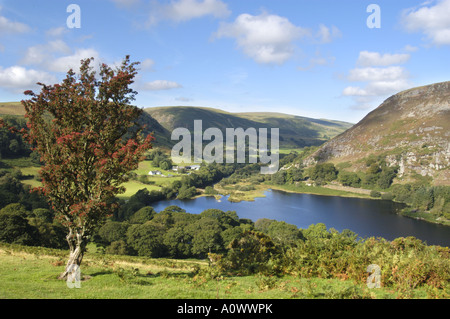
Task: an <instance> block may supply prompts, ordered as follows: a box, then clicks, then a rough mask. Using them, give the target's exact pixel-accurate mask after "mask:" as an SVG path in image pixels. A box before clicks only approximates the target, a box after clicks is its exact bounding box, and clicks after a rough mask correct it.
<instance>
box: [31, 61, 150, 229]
mask: <svg viewBox="0 0 450 319" xmlns="http://www.w3.org/2000/svg"><path fill="white" fill-rule="evenodd" d="M91 61H92V59H86V60H83V61H82V63H81V67H80V73H79V74H78V75H76V74H75V73H74V72H73V71H72V70H70V71H69V72H68V73H67V76H66V78H65V79H64V80H63V81H62V83H60V84H55V85H43V84H41V86H42V88H41V92H40V93H39V94H38V95H36V94H34V93H33V92H32V91H26V92H25V94H26V95H28V96H30V97H31V98H30V99H29V100H25V101H22V104H23V105H24V107H25V110H26V118H27V119H28V123H27V127H28V130H25V131H22V134H23V136H24V138H25V139H26V140H27V141H28V142H29V143H30V144H31V145H32V148H33V149H34V150H36V151H38V152H39V153H40V155H41V159H42V161H43V162H44V166H43V167H42V169H41V172H40V173H41V177H42V184H43V186H42V187H41V188H40V189H39V191H40V192H42V193H43V194H44V195H45V196H46V197H47V198H48V199H49V200H50V202H51V204H52V206H53V208H54V209H55V210H56V211H57V212H58V213H59V214H60V215H61V216H62V217H63V220H64V221H65V223H66V225H67V226H68V227H72V228H73V229H72V230H71V231H73V232H75V231H79V230H81V229H82V230H83V236H89V235H90V234H91V233H92V230H93V229H95V227H96V226H98V225H99V224H100V223H101V222H103V221H104V219H105V218H106V217H107V216H109V215H110V214H111V213H112V211H113V210H114V209H115V205H113V204H112V201H111V199H112V198H113V197H114V196H115V195H117V194H118V193H119V192H120V191H122V188H120V185H121V184H122V183H123V182H125V181H126V180H127V173H128V172H129V171H131V170H134V169H136V168H137V166H138V164H139V162H140V161H141V159H142V156H143V154H144V153H145V152H146V151H147V150H148V149H150V148H151V142H152V140H153V139H154V138H153V136H152V135H148V136H143V135H142V133H141V132H142V127H139V126H138V125H137V124H136V120H137V118H138V117H139V116H140V114H141V113H142V110H141V109H139V108H137V107H135V106H132V105H131V104H130V103H131V101H132V100H134V96H135V94H136V92H135V91H133V90H132V89H131V88H130V85H131V84H132V83H133V78H134V77H135V75H136V74H137V71H136V69H135V65H136V64H137V63H130V61H129V57H126V59H125V60H124V61H123V63H122V65H121V67H120V68H119V69H118V70H113V69H111V68H110V67H108V66H107V65H105V64H102V65H101V67H100V73H99V75H100V79H97V78H96V74H95V72H94V71H93V70H92V67H90V63H91Z"/></svg>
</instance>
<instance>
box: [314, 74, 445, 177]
mask: <svg viewBox="0 0 450 319" xmlns="http://www.w3.org/2000/svg"><path fill="white" fill-rule="evenodd" d="M369 158H378V159H380V158H382V159H383V160H385V161H386V163H387V164H388V165H390V166H398V168H399V171H398V176H399V177H400V181H402V180H403V181H405V182H406V181H411V180H414V179H417V178H420V176H422V177H426V178H429V179H432V183H433V184H434V185H450V172H449V164H450V82H442V83H435V84H431V85H427V86H422V87H416V88H412V89H409V90H406V91H403V92H400V93H398V94H395V95H393V96H391V97H390V98H388V99H387V100H386V101H384V102H383V103H382V104H381V105H380V106H379V107H377V108H376V109H375V110H373V111H372V112H370V113H369V114H368V115H367V116H366V117H364V118H363V119H362V120H361V121H360V122H359V123H357V124H356V125H355V126H353V127H352V128H351V129H349V130H347V131H346V132H344V133H342V134H340V135H339V136H337V137H335V138H333V139H332V140H330V141H328V142H327V143H325V144H324V145H323V146H322V147H321V148H320V149H319V150H317V151H316V152H315V153H314V154H312V155H311V156H310V157H308V158H307V159H306V161H305V163H306V164H307V165H311V164H314V163H317V162H327V161H328V162H333V163H335V164H337V163H344V162H345V163H346V166H349V164H350V165H351V169H353V170H354V171H357V170H363V169H364V165H365V161H366V160H367V159H369Z"/></svg>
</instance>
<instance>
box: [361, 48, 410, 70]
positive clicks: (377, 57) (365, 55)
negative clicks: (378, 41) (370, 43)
mask: <svg viewBox="0 0 450 319" xmlns="http://www.w3.org/2000/svg"><path fill="white" fill-rule="evenodd" d="M409 58H410V55H409V54H406V53H402V54H389V53H386V54H383V55H381V54H380V53H378V52H369V51H361V52H360V53H359V58H358V61H357V64H358V65H361V66H388V65H392V64H403V63H405V62H407V61H408V60H409Z"/></svg>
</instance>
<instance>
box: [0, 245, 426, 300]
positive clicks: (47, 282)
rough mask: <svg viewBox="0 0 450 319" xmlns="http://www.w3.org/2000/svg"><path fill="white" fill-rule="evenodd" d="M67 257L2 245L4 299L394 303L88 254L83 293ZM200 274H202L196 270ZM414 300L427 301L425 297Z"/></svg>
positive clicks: (361, 291)
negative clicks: (73, 281)
mask: <svg viewBox="0 0 450 319" xmlns="http://www.w3.org/2000/svg"><path fill="white" fill-rule="evenodd" d="M65 256H66V252H65V251H61V250H52V249H46V248H37V247H23V246H15V245H7V244H1V245H0V274H1V279H2V280H0V298H1V299H12V298H14V299H23V298H25V299H30V298H32V299H80V298H83V299H110V298H114V299H216V298H219V299H295V298H299V299H306V298H307V299H315V298H318V299H320V298H325V299H344V298H395V297H397V296H398V295H397V293H394V292H391V291H389V290H388V289H384V288H380V289H369V288H367V286H366V285H365V283H355V282H352V281H342V280H339V279H320V278H298V277H295V276H282V277H269V276H262V275H253V276H244V277H237V276H223V277H219V278H212V277H210V276H209V275H208V271H207V270H208V263H207V262H206V261H200V260H171V259H150V258H145V257H130V256H113V255H101V254H97V253H93V252H88V253H86V255H85V258H84V260H83V264H82V265H81V274H82V280H83V281H82V282H81V288H79V289H78V288H72V289H71V288H69V287H68V286H67V283H66V282H65V281H62V280H58V279H57V276H58V275H59V273H60V272H62V271H63V269H64V261H65V260H66V257H65ZM196 268H197V269H198V268H200V269H201V270H200V271H198V270H195V269H196ZM413 296H414V297H415V298H426V293H425V292H424V291H420V290H417V291H415V292H414V294H413Z"/></svg>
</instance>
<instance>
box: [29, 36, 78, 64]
mask: <svg viewBox="0 0 450 319" xmlns="http://www.w3.org/2000/svg"><path fill="white" fill-rule="evenodd" d="M70 52H71V50H70V48H69V46H68V45H67V44H66V43H65V42H64V41H62V40H55V41H50V42H48V43H46V44H39V45H35V46H32V47H29V48H28V49H27V50H26V52H25V56H24V57H23V58H22V61H21V62H22V63H23V64H27V65H30V64H31V65H38V64H43V63H49V62H51V63H53V56H52V55H53V53H65V54H69V53H70Z"/></svg>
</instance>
